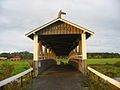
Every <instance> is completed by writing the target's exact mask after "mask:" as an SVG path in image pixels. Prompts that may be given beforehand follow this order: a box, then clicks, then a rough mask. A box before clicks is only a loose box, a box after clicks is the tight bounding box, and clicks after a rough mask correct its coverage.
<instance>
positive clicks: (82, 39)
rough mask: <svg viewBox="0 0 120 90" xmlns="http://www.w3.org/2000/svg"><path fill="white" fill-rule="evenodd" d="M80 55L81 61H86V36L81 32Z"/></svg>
mask: <svg viewBox="0 0 120 90" xmlns="http://www.w3.org/2000/svg"><path fill="white" fill-rule="evenodd" d="M81 54H82V57H83V59H87V53H86V34H85V32H83V33H82V34H81Z"/></svg>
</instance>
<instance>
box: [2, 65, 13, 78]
mask: <svg viewBox="0 0 120 90" xmlns="http://www.w3.org/2000/svg"><path fill="white" fill-rule="evenodd" d="M13 69H14V65H13V64H10V63H2V64H1V65H0V80H3V79H6V78H8V77H10V76H12V72H13Z"/></svg>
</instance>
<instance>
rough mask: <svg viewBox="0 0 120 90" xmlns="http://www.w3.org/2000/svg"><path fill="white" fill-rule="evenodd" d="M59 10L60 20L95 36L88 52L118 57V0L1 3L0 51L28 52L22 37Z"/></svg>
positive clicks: (28, 42)
mask: <svg viewBox="0 0 120 90" xmlns="http://www.w3.org/2000/svg"><path fill="white" fill-rule="evenodd" d="M63 2H64V3H63ZM60 9H62V10H63V11H65V12H66V13H67V15H66V16H64V18H66V19H68V20H70V21H72V22H74V23H76V24H79V25H81V26H84V27H86V28H88V29H90V30H92V31H94V32H95V35H94V36H93V37H91V38H89V39H88V52H107V51H108V52H119V53H120V47H119V44H120V37H119V35H120V32H119V30H120V25H119V23H120V18H119V16H120V1H119V0H99V1H96V0H59V1H58V0H51V1H48V0H34V1H33V0H1V1H0V36H1V38H0V41H1V42H0V51H19V50H28V51H31V50H32V41H31V40H29V39H28V38H27V37H25V33H27V32H29V31H31V30H32V29H33V28H36V27H38V26H41V25H43V24H45V23H47V22H48V21H50V20H52V19H54V18H56V17H57V13H58V11H59V10H60Z"/></svg>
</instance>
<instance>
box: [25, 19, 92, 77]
mask: <svg viewBox="0 0 120 90" xmlns="http://www.w3.org/2000/svg"><path fill="white" fill-rule="evenodd" d="M93 34H94V33H93V32H92V31H90V30H88V29H86V28H83V27H81V26H79V25H76V24H74V23H72V22H70V21H67V20H65V19H63V18H61V17H59V18H57V19H54V20H53V21H50V22H48V23H47V24H44V25H42V26H41V27H38V28H36V29H34V30H33V31H31V32H29V33H27V34H26V36H27V37H29V38H30V39H32V40H33V44H34V58H33V60H34V62H35V75H36V76H37V75H38V67H40V66H41V64H38V61H40V60H46V59H47V60H57V56H68V60H69V61H70V62H77V63H78V69H79V70H80V71H81V72H82V73H83V74H85V73H86V64H85V60H86V59H87V55H86V40H87V39H88V38H89V37H90V36H91V35H93ZM72 65H73V66H74V64H72Z"/></svg>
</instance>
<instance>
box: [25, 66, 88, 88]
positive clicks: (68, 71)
mask: <svg viewBox="0 0 120 90" xmlns="http://www.w3.org/2000/svg"><path fill="white" fill-rule="evenodd" d="M27 90H88V82H87V79H86V77H84V76H83V75H82V74H81V73H80V72H79V71H77V70H76V69H75V68H73V67H72V66H70V65H56V66H53V67H51V68H49V69H48V70H47V71H45V72H43V73H42V74H41V75H39V76H38V77H37V78H35V79H34V80H33V82H32V84H31V86H30V87H29V88H28V89H27Z"/></svg>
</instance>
